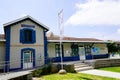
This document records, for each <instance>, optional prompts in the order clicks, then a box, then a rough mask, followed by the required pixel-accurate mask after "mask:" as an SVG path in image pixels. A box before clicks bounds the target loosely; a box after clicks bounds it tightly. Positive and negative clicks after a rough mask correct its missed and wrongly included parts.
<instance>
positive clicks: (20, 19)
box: [3, 15, 49, 31]
mask: <svg viewBox="0 0 120 80" xmlns="http://www.w3.org/2000/svg"><path fill="white" fill-rule="evenodd" d="M27 18H29V19H31V20H33V21H35V22H36V23H37V24H39V25H41V26H43V27H44V28H45V29H46V30H47V31H48V30H49V28H48V27H47V26H46V25H44V24H42V23H41V22H39V21H37V20H35V19H34V18H32V17H31V16H29V15H27V16H24V17H22V18H19V19H16V20H14V21H11V22H8V23H5V24H3V26H4V28H5V27H7V26H9V25H12V24H14V23H17V22H19V21H22V20H24V19H27Z"/></svg>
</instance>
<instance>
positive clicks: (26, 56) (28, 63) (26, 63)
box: [23, 50, 33, 69]
mask: <svg viewBox="0 0 120 80" xmlns="http://www.w3.org/2000/svg"><path fill="white" fill-rule="evenodd" d="M32 59H33V55H32V51H30V50H27V51H24V53H23V68H24V69H28V68H32V67H33V60H32Z"/></svg>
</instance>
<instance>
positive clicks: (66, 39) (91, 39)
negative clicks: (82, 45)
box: [47, 36, 104, 42]
mask: <svg viewBox="0 0 120 80" xmlns="http://www.w3.org/2000/svg"><path fill="white" fill-rule="evenodd" d="M47 39H48V41H55V40H58V41H59V39H60V37H59V36H51V37H47ZM63 41H78V42H94V41H95V42H104V41H103V40H100V39H95V38H75V37H63Z"/></svg>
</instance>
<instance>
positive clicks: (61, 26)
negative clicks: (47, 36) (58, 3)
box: [58, 10, 63, 39]
mask: <svg viewBox="0 0 120 80" xmlns="http://www.w3.org/2000/svg"><path fill="white" fill-rule="evenodd" d="M58 19H59V30H60V39H62V37H63V10H61V11H60V12H59V13H58Z"/></svg>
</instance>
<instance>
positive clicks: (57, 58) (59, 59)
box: [50, 56, 79, 62]
mask: <svg viewBox="0 0 120 80" xmlns="http://www.w3.org/2000/svg"><path fill="white" fill-rule="evenodd" d="M78 60H79V56H72V57H63V61H64V62H65V61H78ZM50 61H52V62H61V57H54V58H51V59H50Z"/></svg>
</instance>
